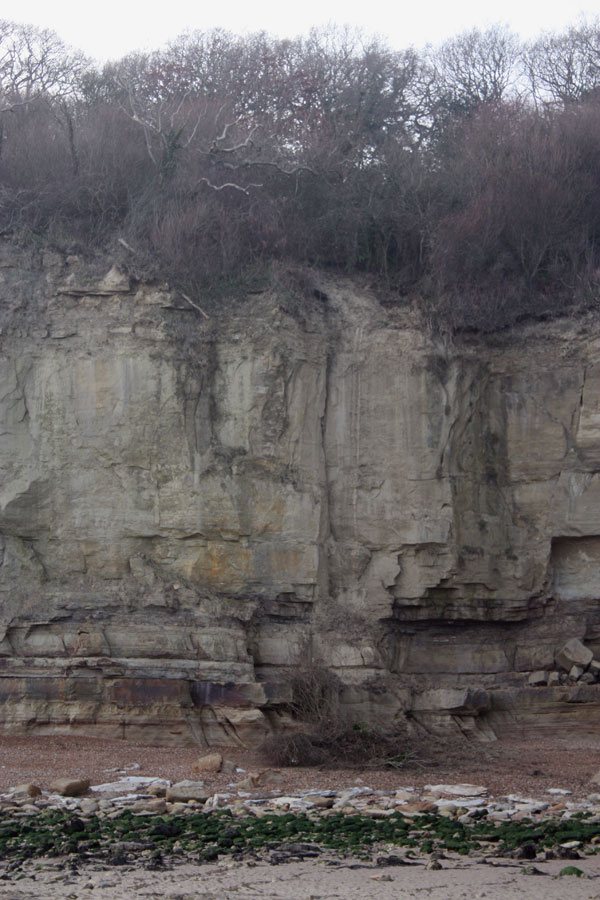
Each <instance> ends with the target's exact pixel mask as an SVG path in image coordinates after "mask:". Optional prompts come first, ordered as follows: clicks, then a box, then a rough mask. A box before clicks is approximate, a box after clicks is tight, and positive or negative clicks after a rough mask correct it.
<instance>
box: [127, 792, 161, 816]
mask: <svg viewBox="0 0 600 900" xmlns="http://www.w3.org/2000/svg"><path fill="white" fill-rule="evenodd" d="M128 809H131V811H132V812H147V813H153V814H154V815H158V816H161V815H163V813H165V812H166V811H167V802H166V800H165V799H164V797H158V798H157V799H156V800H147V799H143V800H136V801H135V803H133V804H132V805H131V806H130V807H128Z"/></svg>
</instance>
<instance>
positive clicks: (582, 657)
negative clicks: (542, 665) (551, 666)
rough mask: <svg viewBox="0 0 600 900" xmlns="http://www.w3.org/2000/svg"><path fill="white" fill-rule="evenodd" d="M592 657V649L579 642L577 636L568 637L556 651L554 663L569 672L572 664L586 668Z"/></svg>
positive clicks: (582, 668)
mask: <svg viewBox="0 0 600 900" xmlns="http://www.w3.org/2000/svg"><path fill="white" fill-rule="evenodd" d="M593 658H594V654H593V653H592V651H591V650H590V649H589V648H588V647H586V646H585V645H584V644H582V643H581V641H580V640H578V638H570V639H569V640H568V641H567V642H566V644H564V646H563V647H562V648H561V649H560V650H559V651H558V652H557V654H556V663H557V665H559V666H561V668H563V669H565V670H566V671H567V672H569V673H570V671H571V669H572V667H573V666H578V667H580V668H581V670H582V672H583V671H584V670H585V669H587V667H588V666H589V664H590V663H591V661H592V660H593Z"/></svg>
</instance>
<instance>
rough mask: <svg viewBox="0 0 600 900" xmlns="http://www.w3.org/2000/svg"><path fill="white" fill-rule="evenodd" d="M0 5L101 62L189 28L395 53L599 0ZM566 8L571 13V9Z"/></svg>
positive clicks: (10, 1)
mask: <svg viewBox="0 0 600 900" xmlns="http://www.w3.org/2000/svg"><path fill="white" fill-rule="evenodd" d="M584 4H585V5H582V6H579V5H577V3H576V4H575V5H573V6H571V5H570V4H569V3H568V0H488V2H487V3H485V2H482V0H445V2H444V0H433V2H426V0H425V2H423V0H421V2H419V0H408V2H406V0H405V2H402V0H387V2H385V0H244V2H242V0H220V2H219V0H211V2H207V0H204V2H198V0H196V2H191V0H146V2H140V0H120V2H119V0H91V2H90V0H88V2H82V0H78V2H74V0H3V2H2V5H1V6H0V17H1V18H4V19H9V20H13V21H16V22H28V23H32V24H34V25H38V26H40V27H45V28H52V29H53V30H54V31H56V32H57V33H58V34H59V35H60V37H62V38H63V40H65V41H66V42H67V43H70V44H72V45H73V46H75V47H77V48H78V49H81V50H83V51H84V52H86V53H87V54H89V55H90V56H92V57H95V58H96V59H99V60H104V59H115V58H117V57H119V56H123V55H124V54H125V53H128V52H129V51H132V50H143V49H157V48H158V47H160V46H162V45H163V44H165V43H166V42H167V41H169V40H171V39H172V38H175V37H176V36H177V35H178V34H181V32H182V31H185V30H186V29H196V28H198V29H201V30H208V29H210V28H214V27H223V28H226V29H228V30H229V31H233V32H234V33H236V34H244V33H247V32H253V31H267V32H269V33H270V34H273V35H277V36H280V37H295V36H296V35H298V34H303V33H305V32H307V31H308V30H309V28H311V26H313V25H325V24H328V23H330V22H335V23H337V24H340V25H343V24H348V25H351V26H356V27H359V28H362V29H363V30H364V31H365V32H366V33H367V34H379V35H381V36H382V37H384V38H385V39H386V41H387V42H388V44H389V45H390V46H392V47H395V48H397V49H401V48H403V47H408V46H409V45H411V44H412V45H414V46H416V47H421V46H424V45H425V44H427V43H433V44H435V43H438V42H439V41H441V40H443V39H444V38H446V37H451V36H453V35H455V34H458V33H459V32H461V31H464V30H466V29H469V28H472V27H474V26H478V27H486V26H487V25H491V24H494V23H497V22H499V23H502V24H507V25H508V26H509V27H510V28H511V29H512V30H513V31H516V32H517V33H518V34H520V35H521V37H522V38H525V39H526V38H530V37H534V36H536V35H537V34H539V33H540V32H541V31H543V30H559V31H560V30H561V29H563V28H564V27H565V26H566V25H568V24H571V23H575V22H576V21H577V20H578V18H579V16H580V15H581V14H583V15H585V16H586V17H587V18H588V19H591V18H594V17H595V16H597V15H600V0H595V2H594V0H592V2H590V0H588V2H585V0H584ZM569 7H570V8H569Z"/></svg>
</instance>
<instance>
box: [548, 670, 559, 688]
mask: <svg viewBox="0 0 600 900" xmlns="http://www.w3.org/2000/svg"><path fill="white" fill-rule="evenodd" d="M557 684H560V673H559V672H556V671H555V672H548V687H556V685H557Z"/></svg>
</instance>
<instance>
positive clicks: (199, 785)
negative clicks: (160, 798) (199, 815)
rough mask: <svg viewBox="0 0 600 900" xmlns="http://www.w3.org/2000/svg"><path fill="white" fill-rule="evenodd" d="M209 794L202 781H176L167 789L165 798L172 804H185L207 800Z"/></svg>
mask: <svg viewBox="0 0 600 900" xmlns="http://www.w3.org/2000/svg"><path fill="white" fill-rule="evenodd" d="M209 796H210V792H209V791H208V790H207V789H206V788H205V787H204V782H203V781H188V780H185V781H178V782H177V784H173V785H171V787H170V788H168V789H167V793H166V798H167V800H169V801H171V802H172V803H187V802H188V800H201V801H202V802H203V803H204V802H205V801H206V800H208V798H209Z"/></svg>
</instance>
